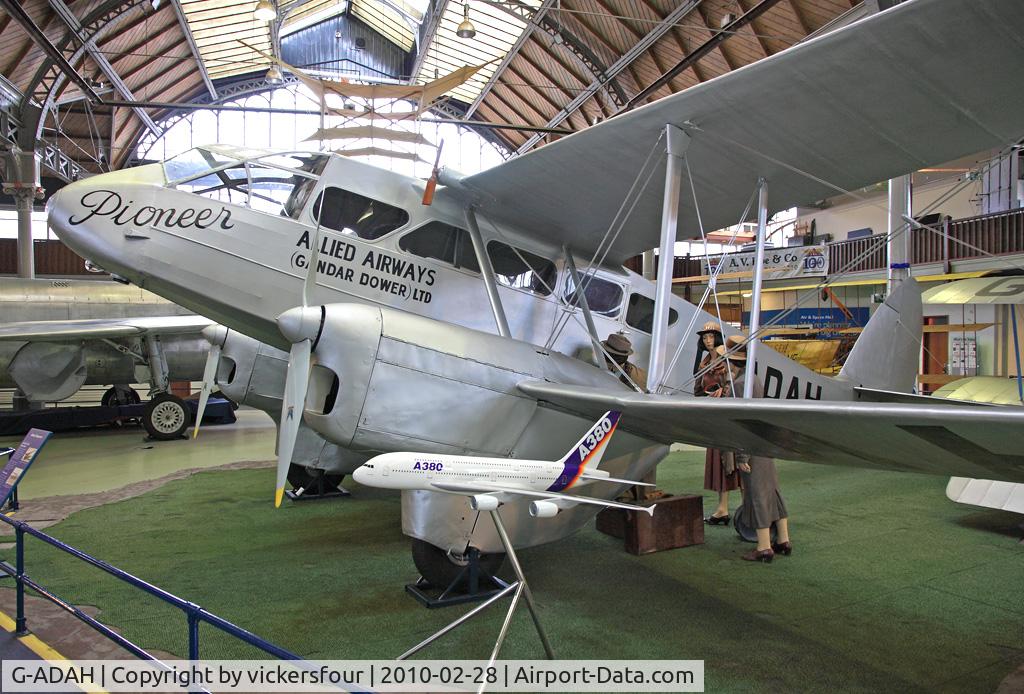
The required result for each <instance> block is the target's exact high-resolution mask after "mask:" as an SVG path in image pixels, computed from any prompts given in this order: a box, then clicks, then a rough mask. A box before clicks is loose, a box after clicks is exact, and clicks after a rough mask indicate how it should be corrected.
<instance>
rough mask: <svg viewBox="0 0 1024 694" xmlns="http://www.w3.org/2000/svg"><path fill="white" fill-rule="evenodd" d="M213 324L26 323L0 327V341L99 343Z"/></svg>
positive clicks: (185, 319) (184, 319)
mask: <svg viewBox="0 0 1024 694" xmlns="http://www.w3.org/2000/svg"><path fill="white" fill-rule="evenodd" d="M213 323H214V321H212V320H210V319H209V318H203V317H202V316H150V317H145V318H91V319H86V320H66V321H26V322H23V323H8V324H6V325H2V326H0V340H6V341H17V342H36V341H60V340H99V339H103V338H107V339H113V338H118V337H132V336H136V335H144V334H146V333H156V334H159V335H179V334H183V333H185V334H187V333H198V332H200V331H202V329H203V328H205V327H206V326H208V325H213Z"/></svg>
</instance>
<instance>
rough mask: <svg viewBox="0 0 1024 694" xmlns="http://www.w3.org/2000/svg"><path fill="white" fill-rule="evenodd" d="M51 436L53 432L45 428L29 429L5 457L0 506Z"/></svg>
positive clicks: (1, 474) (0, 477) (7, 499)
mask: <svg viewBox="0 0 1024 694" xmlns="http://www.w3.org/2000/svg"><path fill="white" fill-rule="evenodd" d="M51 436H53V432H50V431H46V430H45V429H29V432H28V433H27V434H25V438H23V439H22V440H21V443H20V444H18V448H17V449H15V451H14V453H12V454H11V457H10V458H8V459H7V464H6V465H4V469H3V470H2V471H0V508H2V507H3V506H4V505H5V504H6V503H7V502H8V501H9V500H10V498H11V494H13V493H14V490H15V488H16V487H17V486H18V482H20V481H21V478H22V477H24V476H25V471H26V470H28V468H29V467H30V466H31V465H32V461H34V460H35V459H36V456H37V455H38V454H39V450H40V449H41V448H42V447H43V446H44V445H46V442H47V441H49V440H50V437H51Z"/></svg>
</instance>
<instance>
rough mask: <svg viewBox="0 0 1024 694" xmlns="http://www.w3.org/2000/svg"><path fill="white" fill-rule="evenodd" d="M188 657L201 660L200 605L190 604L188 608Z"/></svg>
mask: <svg viewBox="0 0 1024 694" xmlns="http://www.w3.org/2000/svg"><path fill="white" fill-rule="evenodd" d="M187 614H188V659H189V660H199V606H198V605H189V610H188V613H187Z"/></svg>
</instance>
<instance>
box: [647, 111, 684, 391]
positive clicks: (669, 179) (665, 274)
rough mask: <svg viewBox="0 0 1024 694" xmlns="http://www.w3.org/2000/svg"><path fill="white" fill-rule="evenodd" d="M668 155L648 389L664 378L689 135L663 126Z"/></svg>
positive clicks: (672, 127)
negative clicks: (680, 198)
mask: <svg viewBox="0 0 1024 694" xmlns="http://www.w3.org/2000/svg"><path fill="white" fill-rule="evenodd" d="M665 140H666V143H667V144H666V149H667V154H668V156H667V157H665V195H664V201H663V203H662V207H661V243H660V244H659V246H658V279H657V282H656V284H655V289H654V321H653V323H654V324H653V328H652V333H651V358H650V361H649V363H648V365H647V389H648V390H653V389H655V388H656V387H657V386H658V384H659V383H661V382H662V380H664V376H665V375H666V374H665V373H664V370H665V357H666V356H667V353H668V316H669V311H668V309H669V303H670V302H671V300H672V267H673V265H674V264H675V259H676V235H677V233H678V230H679V187H680V184H681V183H682V180H683V165H682V163H683V159H682V157H683V154H685V153H686V147H687V145H688V144H689V142H690V137H689V136H688V135H687V134H686V133H684V132H683V131H682V130H680V129H679V128H677V127H675V126H674V125H666V126H665Z"/></svg>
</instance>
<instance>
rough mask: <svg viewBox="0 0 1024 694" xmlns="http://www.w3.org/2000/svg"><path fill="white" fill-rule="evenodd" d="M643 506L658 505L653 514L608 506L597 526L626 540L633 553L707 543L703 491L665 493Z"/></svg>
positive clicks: (600, 514)
mask: <svg viewBox="0 0 1024 694" xmlns="http://www.w3.org/2000/svg"><path fill="white" fill-rule="evenodd" d="M644 505H645V506H651V505H653V506H657V507H658V508H657V510H655V512H654V516H649V515H647V514H646V513H639V512H637V511H626V510H624V509H618V508H606V509H604V510H603V511H601V512H600V513H598V514H597V529H598V530H599V531H600V532H602V533H604V534H606V535H611V536H612V537H618V538H621V539H623V540H625V544H626V551H627V552H629V553H630V554H650V553H651V552H660V551H661V550H665V549H675V548H677V547H689V546H690V545H700V544H703V543H704V497H702V496H701V495H700V494H680V495H674V496H664V497H661V498H660V499H656V500H654V501H649V502H646V503H645V504H644Z"/></svg>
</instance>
